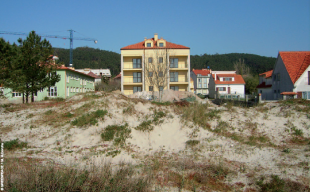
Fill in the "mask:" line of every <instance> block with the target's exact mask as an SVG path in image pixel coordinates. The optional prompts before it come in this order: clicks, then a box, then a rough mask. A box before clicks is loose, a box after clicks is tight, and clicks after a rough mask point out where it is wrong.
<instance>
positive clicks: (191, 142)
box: [186, 140, 200, 147]
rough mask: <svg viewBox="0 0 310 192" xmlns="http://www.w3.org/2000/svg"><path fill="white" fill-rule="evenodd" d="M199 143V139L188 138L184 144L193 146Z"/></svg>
mask: <svg viewBox="0 0 310 192" xmlns="http://www.w3.org/2000/svg"><path fill="white" fill-rule="evenodd" d="M199 143H200V141H199V140H188V141H186V145H187V146H190V147H194V146H196V145H198V144H199Z"/></svg>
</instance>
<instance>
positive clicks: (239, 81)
mask: <svg viewBox="0 0 310 192" xmlns="http://www.w3.org/2000/svg"><path fill="white" fill-rule="evenodd" d="M219 75H221V77H234V78H235V80H234V81H220V80H219V79H218V78H217V79H215V74H212V77H213V79H214V82H215V84H216V85H233V84H245V81H244V80H243V78H242V76H241V75H237V74H219ZM219 75H218V74H217V76H219Z"/></svg>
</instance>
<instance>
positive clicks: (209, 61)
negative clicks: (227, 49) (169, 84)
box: [191, 53, 276, 75]
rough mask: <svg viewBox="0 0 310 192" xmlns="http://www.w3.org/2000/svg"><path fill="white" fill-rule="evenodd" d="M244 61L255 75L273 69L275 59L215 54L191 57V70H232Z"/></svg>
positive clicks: (252, 55) (235, 54)
mask: <svg viewBox="0 0 310 192" xmlns="http://www.w3.org/2000/svg"><path fill="white" fill-rule="evenodd" d="M239 59H241V60H244V63H245V64H246V65H247V66H249V68H250V72H251V73H252V74H253V75H257V74H260V73H263V72H266V71H269V70H271V69H273V67H274V65H275V62H276V58H274V57H264V56H259V55H254V54H247V53H229V54H215V55H207V54H204V55H200V56H199V55H192V56H191V69H193V68H194V69H203V68H207V67H208V66H209V67H210V69H212V70H216V71H224V70H225V71H226V70H234V63H235V62H237V61H239Z"/></svg>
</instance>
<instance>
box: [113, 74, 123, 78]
mask: <svg viewBox="0 0 310 192" xmlns="http://www.w3.org/2000/svg"><path fill="white" fill-rule="evenodd" d="M121 78H122V74H121V73H120V74H118V75H116V76H115V77H114V78H113V79H121Z"/></svg>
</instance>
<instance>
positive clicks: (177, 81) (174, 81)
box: [169, 77, 190, 85]
mask: <svg viewBox="0 0 310 192" xmlns="http://www.w3.org/2000/svg"><path fill="white" fill-rule="evenodd" d="M189 83H190V82H188V78H187V77H185V78H184V77H183V78H182V77H179V78H177V79H172V78H170V82H169V84H170V85H185V84H186V85H188V84H189Z"/></svg>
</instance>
